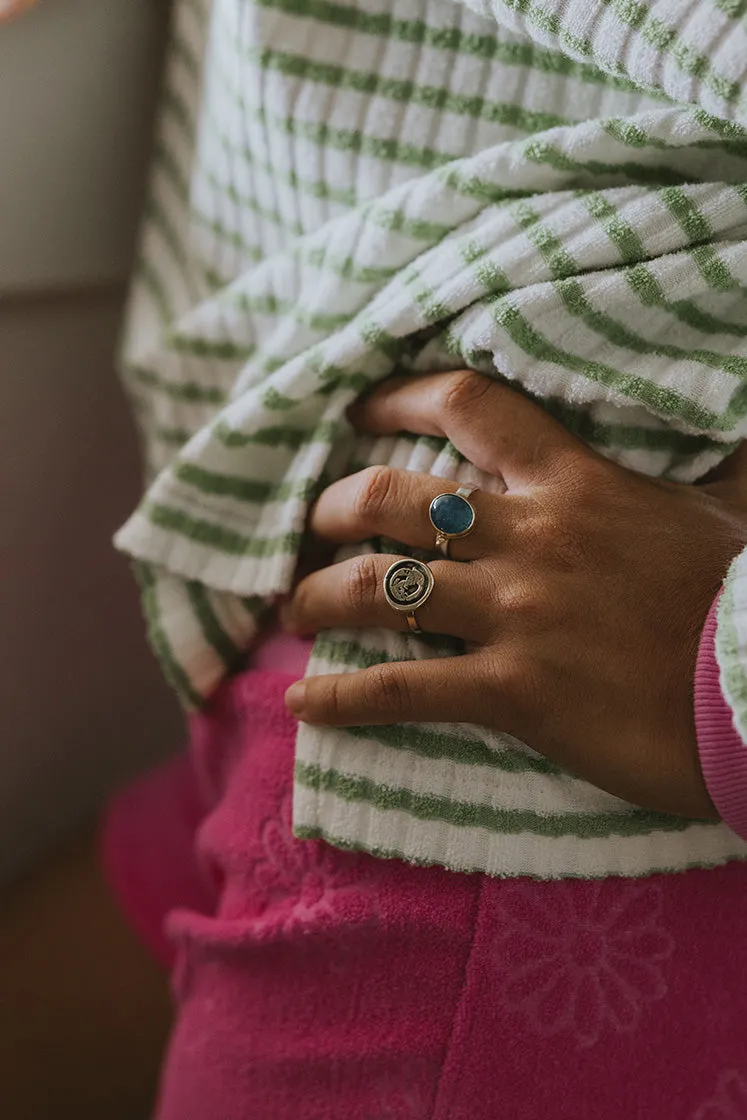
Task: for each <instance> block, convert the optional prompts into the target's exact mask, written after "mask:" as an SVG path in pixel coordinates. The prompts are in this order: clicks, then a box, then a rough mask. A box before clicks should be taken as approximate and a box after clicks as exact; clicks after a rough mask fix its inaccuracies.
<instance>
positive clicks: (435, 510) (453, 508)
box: [428, 486, 477, 558]
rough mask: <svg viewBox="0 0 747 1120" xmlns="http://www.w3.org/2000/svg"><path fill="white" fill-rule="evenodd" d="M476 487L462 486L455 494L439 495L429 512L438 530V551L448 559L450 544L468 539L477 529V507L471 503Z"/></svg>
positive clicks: (434, 526) (432, 522)
mask: <svg viewBox="0 0 747 1120" xmlns="http://www.w3.org/2000/svg"><path fill="white" fill-rule="evenodd" d="M476 489H477V487H476V486H460V487H459V489H458V490H457V491H456V493H455V494H438V495H436V497H435V498H434V499H433V501H432V502H431V505H430V509H429V510H428V516H429V517H430V519H431V525H432V526H433V528H434V529H435V530H436V551H437V552H440V553H441V554H442V555H443V556H446V557H447V558H448V555H449V543H450V542H451V541H454V540H457V538H459V537H467V536H469V534H470V533H471V532H472V530H473V529H474V527H475V518H476V516H477V515H476V513H475V507H474V506H473V505H472V503H471V502H470V501H469V497H470V495H472V494H474V492H475V490H476Z"/></svg>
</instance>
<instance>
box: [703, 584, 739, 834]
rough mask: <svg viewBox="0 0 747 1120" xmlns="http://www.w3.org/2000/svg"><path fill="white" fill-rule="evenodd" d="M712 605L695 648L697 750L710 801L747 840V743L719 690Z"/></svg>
mask: <svg viewBox="0 0 747 1120" xmlns="http://www.w3.org/2000/svg"><path fill="white" fill-rule="evenodd" d="M720 598H721V596H720V595H719V596H717V597H716V600H715V602H714V604H713V606H712V607H711V609H710V611H709V613H708V618H707V619H706V624H705V626H704V627H703V634H702V636H701V639H700V649H699V650H698V663H697V667H696V670H695V727H696V730H697V733H698V750H699V752H700V764H701V767H702V770H703V777H704V778H705V783H706V786H707V787H708V792H709V794H710V795H711V800H712V801H713V804H714V805H715V806H716V809H717V810H718V814H719V816H720V817H721V819H722V820H723V821H724V822H725V823H726V824H728V825H729V828H731V829H733V830H734V832H736V833H737V835H738V836H741V837H742V838H743V839H745V840H747V746H746V745H745V744H744V743H743V742H742V739H741V738H740V736H739V734H738V732H737V730H736V728H735V727H734V717H733V713H732V710H731V708H730V707H729V705H728V703H727V702H726V699H725V697H724V695H723V693H722V691H721V684H720V680H719V667H718V662H717V660H716V627H717V622H718V617H717V611H718V604H719V600H720Z"/></svg>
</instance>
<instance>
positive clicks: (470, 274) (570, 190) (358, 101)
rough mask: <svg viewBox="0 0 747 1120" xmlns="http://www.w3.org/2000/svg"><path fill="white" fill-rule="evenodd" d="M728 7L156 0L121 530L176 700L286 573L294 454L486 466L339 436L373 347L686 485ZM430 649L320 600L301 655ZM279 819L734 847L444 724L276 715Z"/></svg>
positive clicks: (726, 238)
mask: <svg viewBox="0 0 747 1120" xmlns="http://www.w3.org/2000/svg"><path fill="white" fill-rule="evenodd" d="M743 6H744V5H743V4H742V2H741V0H701V2H700V3H699V4H698V5H697V6H696V8H695V9H694V10H693V9H692V8H691V9H690V11H689V14H688V16H687V18H686V19H685V20H684V21H681V22H682V25H681V26H679V25H678V24H677V21H676V20H675V16H674V14H673V13H674V12H675V10H676V7H677V5H675V4H672V3H664V2H663V0H662V2H654V3H651V4H649V5H646V4H643V3H639V4H636V3H625V4H623V3H617V2H616V0H605V2H603V3H598V4H596V5H594V4H592V5H590V4H588V3H585V2H581V0H576V2H573V0H572V2H570V3H567V2H566V3H561V2H560V0H558V2H557V3H555V2H553V0H546V2H543V3H541V4H534V5H533V4H531V3H527V2H524V0H522V2H519V0H516V2H513V0H512V2H508V0H506V2H498V0H496V3H495V4H494V5H493V6H492V7H491V8H489V7H488V6H484V7H483V8H481V9H480V11H479V13H477V14H476V13H473V12H470V11H469V10H468V9H465V8H463V7H460V6H458V5H456V4H451V3H448V4H444V3H442V2H441V0H404V2H403V3H398V5H397V9H396V18H395V13H394V12H393V11H391V10H390V9H389V7H388V6H387V4H386V3H385V2H383V0H364V2H363V3H362V4H361V3H356V4H354V5H353V4H350V5H346V4H339V3H331V2H327V0H257V2H256V3H254V4H252V3H246V2H244V0H215V2H214V3H213V4H212V5H206V4H204V3H201V2H199V0H181V2H180V3H179V4H178V7H177V13H176V23H175V29H174V36H173V44H172V53H171V61H170V65H169V69H168V78H167V84H166V90H165V93H164V109H163V114H162V121H161V129H160V133H159V138H158V143H157V149H156V161H155V171H154V180H153V187H152V193H151V204H150V208H149V213H148V219H147V221H146V229H145V234H144V238H143V243H142V250H141V256H140V262H139V268H138V275H137V278H136V282H135V286H134V292H133V300H132V307H131V314H130V321H129V328H128V332H127V341H126V347H125V355H126V378H127V384H128V386H129V389H130V392H131V395H132V399H133V403H134V405H135V408H136V410H137V412H138V415H139V416H140V418H141V421H142V424H143V428H144V432H145V435H146V441H147V442H146V447H147V452H148V457H149V466H150V473H151V476H152V479H151V484H150V486H149V488H148V491H147V493H146V495H145V498H144V500H143V502H142V503H141V505H140V506H139V508H138V509H137V510H136V511H135V513H134V514H133V516H132V517H131V518H130V520H129V521H128V523H127V524H126V525H125V526H124V528H123V529H122V530H121V531H120V533H119V535H118V538H117V543H118V545H119V547H120V548H122V549H123V550H125V551H127V552H128V553H130V554H131V555H132V556H133V557H134V558H135V559H136V562H137V563H136V567H137V571H138V575H139V578H140V581H141V586H142V590H143V597H144V602H145V606H146V612H147V615H148V620H149V628H150V633H151V638H152V641H153V644H154V646H155V648H156V650H157V652H158V653H159V655H160V657H161V660H162V663H163V665H164V669H165V671H166V673H167V675H168V677H169V679H170V680H171V681H172V683H173V684H174V685H175V687H176V688H177V689H178V691H179V692H180V694H181V695H182V697H183V698H184V700H185V702H186V703H187V704H191V705H199V704H200V703H202V702H203V701H204V699H205V698H206V697H208V696H209V695H210V693H211V691H212V690H213V689H214V688H215V687H216V685H217V684H218V682H219V681H220V680H221V679H222V677H223V676H224V675H225V674H226V673H227V672H230V671H231V670H232V669H233V668H234V667H236V666H237V665H239V664H240V663H241V660H242V656H243V653H244V651H245V649H246V647H247V646H248V644H249V643H250V642H251V640H252V638H253V636H254V635H255V633H256V631H257V627H258V625H259V624H260V622H261V619H262V616H263V614H264V613H265V611H266V609H267V607H268V606H269V605H271V604H272V603H273V601H274V600H275V599H276V598H277V596H279V595H282V594H284V593H286V592H287V591H288V590H289V588H290V586H291V584H292V580H293V575H294V570H295V566H296V560H297V555H298V549H299V545H300V542H301V537H302V533H303V526H304V522H305V519H306V516H307V512H308V508H309V503H310V501H311V500H313V498H314V495H315V494H317V493H318V491H319V489H320V487H322V486H323V485H325V484H327V483H328V482H329V481H330V480H332V479H334V478H337V477H339V476H340V475H342V474H344V473H347V472H349V471H350V470H352V469H357V468H359V467H361V466H365V465H367V464H370V463H382V462H385V463H390V464H393V465H395V466H398V467H406V468H409V469H413V470H420V471H426V472H430V473H432V474H434V475H438V476H441V477H448V478H456V479H460V480H462V479H467V478H468V479H469V480H470V481H472V482H477V483H478V484H481V485H489V480H487V479H485V478H483V477H481V476H480V475H479V472H476V471H475V470H474V468H472V467H471V466H470V465H469V464H468V463H464V462H463V461H462V460H461V459H460V457H459V455H458V454H457V453H456V451H455V450H454V448H453V447H451V446H450V445H449V444H445V443H444V441H439V440H434V439H430V438H414V437H405V436H401V437H396V438H387V439H383V440H371V439H365V438H360V437H356V436H354V434H353V433H352V431H351V430H350V429H349V426H348V425H347V423H346V420H345V410H346V408H347V406H348V405H349V404H350V403H351V401H352V400H353V399H354V398H355V397H356V396H357V395H358V394H359V393H360V392H362V391H364V390H366V389H368V388H370V387H371V386H372V385H374V384H376V383H377V382H378V381H380V380H381V379H383V378H385V377H387V376H389V375H390V374H392V373H394V372H400V373H401V372H409V373H412V374H417V373H418V372H421V371H432V370H435V369H450V368H458V367H462V366H471V367H473V368H475V369H478V370H482V371H483V372H485V373H488V374H490V375H492V376H496V377H503V378H506V379H508V380H510V381H512V382H514V383H516V384H517V385H519V386H520V387H521V388H522V389H523V390H524V391H526V392H527V393H529V394H531V395H532V396H533V397H535V398H537V399H538V400H540V401H541V402H542V403H543V404H544V405H545V406H546V407H547V408H548V409H549V410H550V411H551V412H553V413H554V414H555V415H557V416H559V417H560V418H561V419H562V420H563V422H564V423H565V424H566V425H567V426H568V427H570V428H571V429H572V430H574V431H575V432H577V433H578V434H579V435H580V436H581V437H582V438H584V439H586V440H587V441H588V442H589V443H591V444H592V445H593V446H595V447H597V448H598V449H599V450H600V451H601V452H602V453H603V454H605V455H607V456H609V457H610V458H612V459H615V460H616V461H618V462H620V463H623V464H625V465H627V466H630V467H633V468H635V469H637V470H640V471H643V472H646V473H648V474H652V475H659V476H665V477H668V478H672V479H676V480H679V481H684V482H689V481H693V480H695V479H697V478H698V477H699V476H701V475H702V474H703V473H705V472H706V471H708V470H709V469H710V468H712V467H713V466H714V465H715V464H717V463H718V462H719V461H720V460H721V459H723V458H724V457H725V456H726V455H728V453H729V452H730V451H731V450H732V449H733V448H734V447H735V445H736V443H737V442H738V441H739V440H741V439H742V438H744V436H745V434H747V396H746V395H745V391H744V385H745V384H747V379H746V375H747V299H746V298H745V295H746V293H747V132H745V131H744V129H743V128H742V125H743V124H744V123H747V108H745V96H744V90H745V88H747V85H746V84H745V83H746V82H747V26H746V22H745V19H744V18H743V11H742V8H743ZM665 17H666V18H665ZM726 30H728V32H729V36H728V37H727V36H726V34H725V32H726ZM694 44H698V52H702V51H704V50H706V48H708V50H707V53H696V51H695V46H694ZM709 44H710V46H709ZM589 60H592V62H590V61H589ZM592 63H593V64H592ZM476 82H477V83H479V89H476V88H475V83H476ZM365 547H366V548H368V549H370V550H381V551H390V550H391V549H392V548H393V547H395V548H396V549H397V551H402V549H401V547H399V546H393V545H392V542H386V541H374V542H371V543H370V544H369V545H367V546H365ZM359 551H360V550H359ZM454 652H455V649H454V644H453V643H450V642H444V641H441V640H434V639H432V638H424V639H417V638H415V637H413V636H412V635H409V634H408V635H406V636H405V635H401V634H396V633H390V632H384V631H372V630H366V631H361V632H355V633H351V632H344V633H343V632H339V631H330V632H326V633H325V634H324V635H322V636H321V637H320V638H319V640H318V641H317V642H316V645H315V648H314V653H313V656H312V660H311V663H310V667H309V672H310V673H318V672H334V671H352V670H354V669H356V668H358V667H360V666H363V665H371V664H375V663H378V662H381V661H384V660H390V659H396V660H404V659H414V658H420V657H432V656H434V655H436V656H438V655H444V656H446V655H453V654H454ZM457 652H458V651H457ZM599 749H600V750H603V749H605V745H604V744H600V745H599ZM294 827H295V830H296V832H297V834H298V835H301V836H314V837H319V836H322V837H325V838H327V839H328V840H330V841H331V842H332V843H335V844H338V845H341V846H345V847H351V848H362V849H364V850H366V851H368V852H372V853H374V854H377V855H382V856H400V857H404V858H406V859H408V860H412V861H416V862H422V863H440V864H443V865H445V866H447V867H451V868H455V869H460V870H483V871H487V872H489V873H491V874H497V875H520V874H529V875H534V876H538V877H556V876H564V875H575V876H601V875H607V874H625V875H638V874H645V873H650V872H652V871H654V870H681V869H683V868H686V867H690V866H711V865H714V864H718V863H722V862H724V861H725V860H727V859H732V858H743V857H744V856H745V855H746V854H747V845H746V844H745V843H744V842H743V841H741V840H739V839H738V838H737V837H735V836H734V835H733V834H732V833H731V832H730V831H729V830H728V829H727V828H726V827H725V826H724V825H720V824H716V823H711V822H708V823H703V822H689V821H686V820H683V819H680V818H676V817H671V816H664V815H660V814H656V813H651V812H647V811H643V810H640V809H637V808H634V807H633V806H630V805H627V804H625V803H624V802H622V801H620V800H619V799H617V798H614V797H612V796H611V795H608V794H606V793H603V792H601V791H599V790H596V789H594V788H592V787H591V786H589V785H588V784H587V783H585V782H582V781H580V780H578V779H576V778H575V777H573V776H572V775H570V774H567V773H564V772H562V771H560V770H559V769H558V768H557V767H555V766H554V765H552V764H551V763H549V762H548V761H547V760H546V759H544V758H542V757H541V756H540V755H538V754H537V753H536V752H535V751H534V750H532V747H531V744H528V745H524V744H521V743H519V742H517V741H516V740H514V739H511V738H509V737H508V736H505V735H500V734H495V733H493V732H491V731H488V730H487V729H484V728H479V727H472V726H466V725H432V724H431V725H423V726H416V725H412V724H408V725H400V726H390V727H383V728H382V727H370V728H354V729H349V730H329V729H323V730H320V729H313V728H309V727H302V729H301V731H300V733H299V737H298V743H297V759H296V771H295V799H294Z"/></svg>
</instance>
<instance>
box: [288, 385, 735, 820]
mask: <svg viewBox="0 0 747 1120" xmlns="http://www.w3.org/2000/svg"><path fill="white" fill-rule="evenodd" d="M352 419H353V421H354V423H355V424H356V425H357V426H358V427H359V428H361V429H364V430H366V431H369V432H374V433H378V434H389V433H394V432H398V431H409V432H415V433H419V434H423V435H435V436H446V437H448V438H449V439H450V440H451V441H452V443H453V444H454V445H455V446H456V447H457V448H458V449H459V451H461V452H462V453H463V454H464V455H465V457H466V458H467V459H468V460H470V461H471V462H472V463H474V464H475V465H476V466H478V467H480V468H481V469H482V470H484V471H487V472H488V473H490V474H492V475H495V476H496V477H498V478H499V479H502V480H503V482H504V483H505V487H506V490H505V493H503V494H495V493H488V492H484V491H481V492H478V493H477V494H475V495H473V497H472V502H473V505H474V506H475V508H476V511H477V520H476V526H475V529H474V531H473V532H472V533H471V534H470V535H469V536H468V537H465V538H463V539H461V540H457V541H454V542H452V551H451V555H452V557H453V559H452V560H435V561H433V562H432V564H431V567H432V570H433V573H434V576H435V581H436V586H435V589H434V592H433V594H432V595H431V597H430V599H429V600H428V602H427V603H426V604H425V605H424V607H423V608H422V610H420V611H419V612H418V621H419V624H420V626H421V628H422V629H423V630H425V631H432V632H437V633H444V634H449V635H452V636H454V637H457V638H461V639H464V640H465V641H466V642H467V643H468V652H467V653H466V654H464V655H463V656H459V657H453V658H439V659H432V660H424V661H413V662H403V663H392V664H384V665H377V666H375V667H373V668H370V669H366V670H363V671H361V672H356V673H351V674H344V675H330V676H320V677H313V678H308V679H307V680H305V681H303V682H299V683H298V684H297V685H294V686H293V687H292V688H291V689H290V690H289V692H288V694H287V697H286V703H287V704H288V707H289V708H290V709H291V711H292V712H293V713H294V714H295V715H296V716H298V718H299V719H301V720H304V721H306V722H308V723H313V724H326V725H330V726H331V725H340V726H346V725H347V726H353V725H357V724H377V723H401V722H406V721H409V720H416V721H422V722H429V721H440V720H446V721H454V720H456V721H460V722H461V721H464V722H470V723H477V724H480V725H483V726H487V727H491V728H494V729H496V730H500V731H505V732H509V733H510V734H512V735H514V736H516V737H517V738H519V739H521V740H523V741H524V742H526V743H528V744H530V745H531V746H532V747H533V748H534V749H536V750H539V751H541V752H542V753H543V754H545V755H546V756H547V757H549V758H550V759H552V760H553V761H555V762H558V763H560V764H561V765H563V766H564V767H566V768H567V769H569V770H571V771H572V772H573V773H575V774H577V775H579V776H581V777H583V778H586V779H587V780H588V781H590V782H592V783H593V784H594V785H596V786H599V787H601V788H602V789H604V790H607V791H608V792H610V793H613V794H616V795H617V796H619V797H622V798H624V799H625V800H627V801H630V802H633V803H634V804H637V805H641V806H643V807H646V808H651V809H657V810H660V811H663V812H670V813H681V814H685V815H687V816H692V817H701V818H707V817H713V816H715V810H714V808H713V805H712V803H711V801H710V798H709V796H708V793H707V790H706V787H705V784H704V781H703V776H702V773H701V770H700V765H699V762H698V751H697V742H696V736H695V726H694V716H693V701H692V681H693V675H694V669H695V661H696V655H697V647H698V639H699V636H700V633H701V630H702V628H703V624H704V622H705V618H706V615H707V613H708V610H709V607H710V605H711V603H712V602H713V599H714V597H715V595H716V594H717V592H718V590H719V586H720V584H721V581H722V579H723V577H724V575H725V573H726V571H727V568H728V566H729V563H730V561H731V560H732V559H733V557H734V556H735V555H737V554H738V553H739V552H740V551H741V550H742V548H743V547H744V545H745V543H747V493H746V492H745V485H744V481H743V478H744V475H745V456H744V453H741V452H740V453H738V454H737V455H736V456H734V457H732V459H731V460H730V461H729V462H728V463H727V464H726V465H725V467H724V468H723V469H722V470H721V472H720V474H719V476H718V477H716V478H713V479H711V480H710V481H709V482H708V483H707V484H705V485H701V486H682V485H676V484H673V483H669V482H663V481H660V480H654V479H650V478H646V477H644V476H642V475H639V474H637V473H634V472H632V471H629V470H626V469H624V468H622V467H620V466H617V465H616V464H614V463H611V462H609V461H608V460H606V459H604V458H602V457H601V456H600V455H598V454H597V453H596V452H594V451H593V450H591V449H590V448H588V447H587V446H586V445H584V444H582V443H580V442H579V441H578V440H577V439H576V438H575V437H574V436H572V435H571V434H569V433H568V432H567V431H566V430H565V429H564V428H563V427H562V426H561V425H560V424H558V423H557V422H556V421H554V420H553V419H552V418H551V417H549V416H548V415H547V414H546V413H545V412H543V411H542V410H541V409H540V408H539V407H537V406H536V405H534V404H532V403H531V402H529V401H528V400H527V399H526V398H525V397H523V396H521V395H519V394H518V393H517V392H515V391H514V390H511V389H509V388H508V387H506V386H505V385H501V384H498V383H497V382H495V381H493V380H490V379H488V378H485V377H483V376H481V375H479V374H477V373H472V372H468V371H459V372H456V373H448V374H437V375H433V376H426V377H422V378H417V379H407V380H392V381H391V382H388V383H387V384H386V385H384V386H383V387H382V388H381V389H380V390H379V391H378V392H376V393H374V394H373V395H372V396H371V397H370V398H368V399H367V400H366V401H364V402H363V403H362V404H361V405H359V406H357V407H356V410H355V411H354V413H353V414H352ZM456 485H457V484H455V483H444V481H443V480H438V479H435V478H431V477H430V476H428V475H421V474H416V473H414V472H407V471H400V470H394V469H392V468H389V467H373V468H369V469H367V470H365V471H362V472H360V473H358V474H356V475H352V476H350V477H348V478H344V479H342V480H340V481H339V482H336V483H334V484H333V485H332V486H330V487H329V488H328V489H327V490H326V491H325V492H324V493H323V494H322V495H321V497H320V498H319V500H318V503H317V504H316V507H315V508H314V510H313V512H312V515H311V521H310V528H311V530H312V531H313V532H314V533H315V534H316V535H317V536H318V537H319V538H322V539H323V540H325V541H332V542H337V543H348V542H355V541H364V540H367V539H370V538H372V537H376V536H385V537H390V538H393V539H394V540H399V541H402V542H403V543H404V544H407V545H410V546H414V547H417V548H424V549H432V548H433V542H434V530H433V528H432V526H431V524H430V522H429V520H428V513H427V511H428V507H429V504H430V502H431V499H432V498H434V497H435V496H436V494H438V493H441V492H443V491H444V490H449V489H451V490H455V489H456ZM394 559H396V557H394V556H374V555H367V556H360V557H357V558H355V559H353V560H348V561H346V562H344V563H340V564H335V565H332V566H329V567H326V568H324V569H321V570H319V571H317V572H314V573H313V574H311V575H309V576H307V577H306V578H305V579H303V580H302V581H301V582H300V584H299V585H298V587H297V589H296V591H295V594H294V596H293V598H292V599H291V601H290V602H289V604H288V605H287V607H286V610H285V617H284V622H285V626H286V628H287V629H288V630H289V631H290V632H291V633H295V634H301V635H311V634H314V633H316V632H317V631H318V630H321V629H325V628H330V627H346V628H352V629H354V628H358V627H386V628H389V629H395V630H405V629H406V627H407V623H406V619H405V617H404V615H402V614H400V613H398V612H396V611H393V610H392V609H391V607H389V606H388V604H387V603H386V601H385V599H384V596H383V590H382V581H383V576H384V573H385V572H386V570H387V568H388V567H389V565H390V564H391V563H392V562H393V561H394ZM454 561H461V562H460V563H457V562H454Z"/></svg>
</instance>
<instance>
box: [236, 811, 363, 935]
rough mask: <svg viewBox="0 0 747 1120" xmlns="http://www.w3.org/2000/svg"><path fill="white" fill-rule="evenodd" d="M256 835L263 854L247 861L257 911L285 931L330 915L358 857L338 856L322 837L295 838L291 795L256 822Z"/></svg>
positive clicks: (350, 877)
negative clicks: (272, 812) (250, 868)
mask: <svg viewBox="0 0 747 1120" xmlns="http://www.w3.org/2000/svg"><path fill="white" fill-rule="evenodd" d="M259 840H260V845H261V848H262V850H263V854H262V855H261V856H260V857H259V858H257V859H255V860H253V861H252V875H253V881H254V885H255V887H256V889H257V899H258V901H257V908H258V913H259V914H261V915H263V916H264V917H265V918H266V920H267V921H270V922H271V923H272V924H273V925H279V926H280V927H282V928H284V929H286V930H288V929H290V928H292V927H295V926H298V925H301V926H303V925H305V924H308V923H310V922H314V923H315V924H319V923H320V922H321V923H323V922H324V919H325V916H326V917H327V918H331V917H332V916H333V914H334V913H335V911H336V910H337V908H338V906H339V903H340V900H341V892H344V891H346V889H349V887H350V885H351V882H352V880H353V871H354V867H355V865H356V863H357V862H358V857H357V856H356V855H350V856H349V858H348V859H347V860H346V859H345V858H344V857H343V859H342V861H341V860H340V857H339V853H338V854H337V855H335V853H334V852H333V850H332V849H331V848H330V847H329V845H327V844H324V843H322V842H321V841H318V840H298V839H296V837H294V835H293V832H292V827H291V798H290V797H287V798H285V799H284V801H283V802H282V805H281V807H280V810H279V812H278V814H277V816H270V817H266V818H265V819H264V820H263V821H262V822H261V824H260V827H259Z"/></svg>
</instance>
